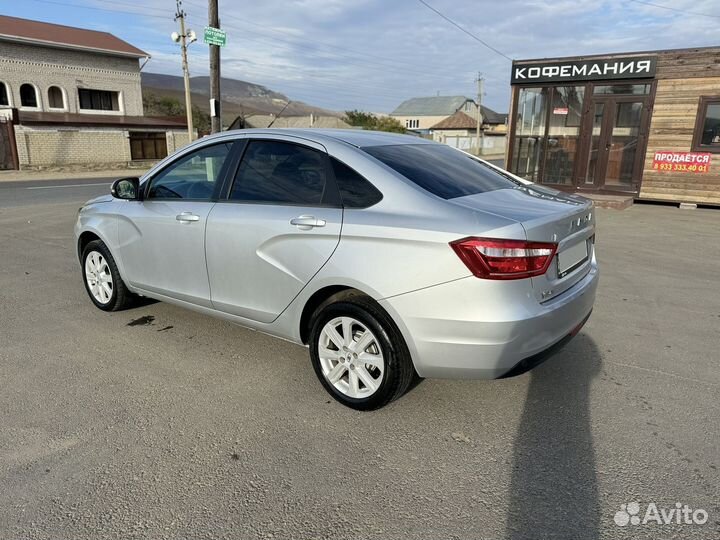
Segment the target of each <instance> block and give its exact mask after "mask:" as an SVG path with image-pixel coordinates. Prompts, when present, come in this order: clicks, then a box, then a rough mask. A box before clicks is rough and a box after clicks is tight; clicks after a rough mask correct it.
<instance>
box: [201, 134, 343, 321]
mask: <svg viewBox="0 0 720 540" xmlns="http://www.w3.org/2000/svg"><path fill="white" fill-rule="evenodd" d="M223 195H224V198H222V199H221V200H220V201H218V203H217V204H216V205H215V206H214V207H213V209H212V211H211V212H210V215H209V217H208V223H207V233H206V250H205V251H206V257H207V269H208V276H209V283H210V290H211V294H212V304H213V306H214V307H215V308H216V309H219V310H221V311H224V312H227V313H231V314H234V315H238V316H241V317H245V318H248V319H251V320H254V321H258V322H263V323H269V322H272V321H273V320H275V319H276V318H277V317H278V316H279V315H280V313H282V312H283V310H284V309H285V308H286V307H287V306H288V305H289V304H290V302H292V300H293V299H294V298H295V297H296V296H297V295H298V293H299V292H300V291H301V290H302V289H303V287H304V286H305V285H306V284H307V283H308V282H309V281H310V280H311V279H312V277H313V276H314V275H315V274H316V273H317V272H318V270H320V268H322V266H323V265H324V264H325V263H326V262H327V260H328V259H329V258H330V256H331V255H332V253H333V251H334V250H335V248H336V246H337V244H338V242H339V241H340V228H341V225H342V206H341V204H340V197H339V194H338V191H337V187H336V185H335V182H334V179H333V174H332V170H331V168H330V165H329V159H328V155H327V151H326V149H325V148H324V147H323V146H322V145H320V144H317V143H314V142H311V141H308V140H305V139H302V138H295V137H281V136H270V135H268V136H262V135H258V136H254V137H253V138H252V139H249V140H247V141H246V146H245V149H244V152H243V156H242V160H241V162H240V164H239V166H238V168H237V171H236V174H234V175H232V178H230V177H229V178H228V182H227V185H226V187H225V189H224V194H223Z"/></svg>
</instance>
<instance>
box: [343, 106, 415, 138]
mask: <svg viewBox="0 0 720 540" xmlns="http://www.w3.org/2000/svg"><path fill="white" fill-rule="evenodd" d="M345 121H346V122H347V123H348V124H350V125H351V126H357V127H361V128H363V129H372V130H375V131H391V132H393V133H405V128H404V127H403V125H402V124H401V123H400V122H398V121H397V120H396V119H395V118H392V117H390V116H380V117H377V116H375V115H374V114H372V113H367V112H363V111H358V110H353V111H345Z"/></svg>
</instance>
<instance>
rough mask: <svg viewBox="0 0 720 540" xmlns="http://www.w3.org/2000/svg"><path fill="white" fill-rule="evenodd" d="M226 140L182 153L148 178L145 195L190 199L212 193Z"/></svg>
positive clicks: (226, 149) (209, 196) (225, 153)
mask: <svg viewBox="0 0 720 540" xmlns="http://www.w3.org/2000/svg"><path fill="white" fill-rule="evenodd" d="M231 146H232V145H231V144H230V143H221V144H214V145H212V146H205V147H203V148H200V149H199V150H196V151H195V152H191V153H190V154H186V155H184V156H183V157H181V158H179V159H178V160H177V161H175V162H174V163H172V164H171V165H169V166H167V167H165V168H164V169H163V170H162V171H160V172H159V173H158V174H157V175H155V176H154V177H153V178H152V179H151V180H150V188H149V189H148V195H147V198H148V199H192V200H201V201H206V200H210V199H212V197H213V194H214V192H215V187H216V186H217V183H218V181H219V180H220V178H221V176H220V172H221V170H222V168H223V165H224V164H225V161H226V159H227V156H228V154H229V153H230V148H231Z"/></svg>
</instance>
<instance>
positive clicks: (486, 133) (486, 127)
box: [430, 105, 507, 155]
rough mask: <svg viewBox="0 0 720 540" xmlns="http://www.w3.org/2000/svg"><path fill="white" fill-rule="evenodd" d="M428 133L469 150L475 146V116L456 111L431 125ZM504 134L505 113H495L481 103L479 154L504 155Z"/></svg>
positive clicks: (505, 130) (454, 145)
mask: <svg viewBox="0 0 720 540" xmlns="http://www.w3.org/2000/svg"><path fill="white" fill-rule="evenodd" d="M476 114H477V113H476ZM430 133H431V134H432V138H433V140H435V141H438V142H442V143H445V144H449V145H450V146H453V147H455V148H460V149H462V150H467V151H471V150H472V149H474V148H475V147H476V146H477V141H476V138H477V116H476V117H471V116H470V115H468V114H466V113H464V112H463V111H457V112H456V113H455V114H453V115H451V116H448V117H447V118H445V119H444V120H441V121H440V122H438V123H437V124H435V125H434V126H432V127H431V128H430ZM506 135H507V115H506V114H499V113H496V112H495V111H493V110H492V109H489V108H487V107H485V106H484V105H483V106H482V125H481V127H480V154H482V155H491V154H492V155H500V154H503V155H504V154H505V142H506Z"/></svg>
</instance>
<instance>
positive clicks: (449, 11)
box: [6, 0, 720, 112]
mask: <svg viewBox="0 0 720 540" xmlns="http://www.w3.org/2000/svg"><path fill="white" fill-rule="evenodd" d="M33 1H34V0H27V2H21V3H19V5H22V6H21V7H17V8H13V9H15V10H23V9H26V8H25V7H24V6H30V5H31V4H32V3H33ZM427 1H428V2H429V3H430V4H431V5H432V6H434V7H435V8H436V9H438V10H440V11H442V12H443V13H445V14H446V15H447V16H449V17H451V18H452V19H454V20H455V21H457V22H458V23H459V24H461V25H462V26H464V27H465V28H466V29H467V30H468V31H470V32H472V33H474V34H475V35H477V36H479V37H480V38H482V39H483V40H485V41H487V42H488V43H490V44H491V45H492V46H493V47H496V48H497V49H499V50H501V51H503V52H504V53H505V54H507V55H509V56H511V57H513V58H538V57H554V56H570V55H577V54H597V53H609V52H627V51H637V50H653V49H665V48H682V47H695V46H710V45H716V44H717V27H718V22H719V21H720V19H718V18H714V17H709V16H702V15H691V14H690V13H689V12H693V13H706V14H714V15H720V6H718V2H717V0H673V1H672V2H670V1H669V0H650V1H652V2H653V3H658V4H665V5H666V6H671V7H672V8H673V9H676V10H680V13H678V12H677V11H672V10H668V9H662V8H656V7H652V6H648V5H645V4H642V3H638V2H634V1H632V0H599V1H598V0H554V1H545V0H502V1H480V0H427ZM74 2H77V3H81V2H84V3H86V4H87V5H94V6H96V7H101V8H108V7H110V9H116V10H120V11H125V12H134V13H125V14H112V13H108V12H104V11H98V10H94V11H83V10H81V9H76V8H67V9H66V10H65V12H66V13H61V14H59V15H58V19H59V20H57V22H61V23H64V24H76V25H81V26H85V27H89V28H93V27H94V28H108V27H109V26H112V27H113V28H114V30H113V32H114V33H116V34H118V35H119V36H120V37H122V38H123V39H126V40H128V41H130V42H131V43H133V44H135V45H137V46H138V47H140V48H143V49H146V50H148V51H150V52H151V53H152V54H153V59H152V60H151V61H150V62H149V63H148V65H147V66H146V68H145V69H146V70H148V71H155V72H162V73H172V74H176V75H179V74H181V68H180V56H179V49H178V47H177V45H175V44H174V43H172V42H171V41H170V39H169V34H170V32H172V31H173V30H176V29H177V26H176V23H175V22H174V21H173V12H174V3H172V2H169V1H168V0H144V1H143V2H142V3H138V4H137V5H136V7H132V6H131V3H129V2H123V3H118V4H113V3H112V2H109V1H108V0H74ZM37 5H39V4H37ZM37 5H35V7H37ZM240 5H242V9H239V6H240ZM183 6H184V9H185V10H186V11H187V13H188V23H189V25H190V26H191V27H192V28H193V29H195V31H196V32H197V33H198V34H199V35H201V34H202V29H203V27H204V26H206V25H207V5H206V3H205V1H204V0H184V2H183ZM46 7H47V6H46ZM13 9H11V8H8V9H7V10H6V11H13ZM27 9H30V7H27ZM139 13H142V14H146V16H143V15H139ZM11 14H14V13H11ZM78 14H80V15H82V16H81V17H79V16H78ZM18 16H27V15H22V14H18ZM220 18H221V22H222V26H223V28H225V30H226V31H227V33H228V45H227V47H225V48H224V49H223V50H222V58H223V63H222V69H223V76H225V77H233V78H238V79H242V80H247V81H250V82H255V83H259V84H264V85H266V86H269V87H271V88H272V89H274V90H277V91H280V92H282V93H285V94H287V95H288V96H290V97H291V98H292V99H297V100H303V101H307V102H310V103H313V104H315V105H319V106H324V107H328V108H333V109H338V110H343V109H349V108H361V109H365V110H372V111H389V110H392V109H393V108H394V107H395V106H397V105H398V104H399V103H400V102H401V101H403V100H404V99H407V98H410V97H414V96H422V95H434V94H436V93H438V92H439V93H441V94H446V95H454V94H464V95H468V96H473V95H474V94H475V83H474V79H475V77H476V75H477V72H478V71H481V72H482V73H483V76H484V77H485V79H486V84H485V91H486V95H485V97H484V99H485V102H486V103H487V104H488V105H489V106H491V107H492V108H494V109H496V110H498V111H500V112H505V111H507V108H508V105H509V94H510V92H509V76H510V62H509V61H508V60H507V59H505V58H502V57H501V56H498V55H497V54H495V53H493V52H492V51H490V50H488V49H487V48H485V47H483V46H482V45H481V44H480V43H478V42H477V41H475V40H473V39H471V38H470V37H469V36H467V35H465V34H464V33H462V32H461V31H460V30H458V29H457V28H455V27H453V26H452V25H450V24H449V23H448V22H447V21H445V20H443V19H442V18H440V17H438V16H437V14H435V13H433V12H432V11H430V10H429V9H427V8H426V7H425V6H423V5H422V4H421V3H420V2H418V1H416V0H282V1H281V0H264V1H262V2H242V3H238V2H237V1H236V0H220ZM207 66H208V53H207V46H206V45H205V44H203V43H201V42H198V43H195V44H193V45H192V46H191V47H190V71H191V73H192V74H193V75H203V74H207V71H208V69H207Z"/></svg>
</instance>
